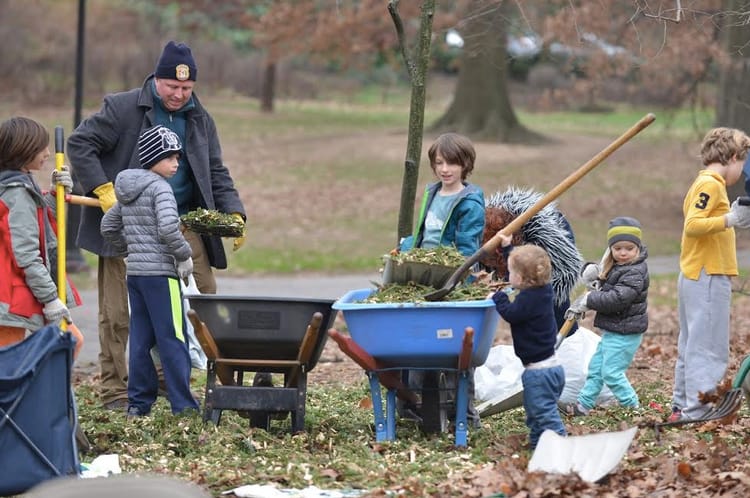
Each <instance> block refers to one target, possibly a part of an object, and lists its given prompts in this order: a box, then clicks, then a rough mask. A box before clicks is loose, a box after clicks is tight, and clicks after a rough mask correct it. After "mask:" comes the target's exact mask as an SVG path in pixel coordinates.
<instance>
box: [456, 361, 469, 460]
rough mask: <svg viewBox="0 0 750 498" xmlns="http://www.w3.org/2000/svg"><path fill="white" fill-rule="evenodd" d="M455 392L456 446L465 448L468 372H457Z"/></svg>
mask: <svg viewBox="0 0 750 498" xmlns="http://www.w3.org/2000/svg"><path fill="white" fill-rule="evenodd" d="M456 389H457V391H456V446H466V440H467V435H466V433H467V431H466V426H467V422H466V413H467V411H468V408H469V395H468V391H469V370H461V371H460V372H458V386H457V388H456Z"/></svg>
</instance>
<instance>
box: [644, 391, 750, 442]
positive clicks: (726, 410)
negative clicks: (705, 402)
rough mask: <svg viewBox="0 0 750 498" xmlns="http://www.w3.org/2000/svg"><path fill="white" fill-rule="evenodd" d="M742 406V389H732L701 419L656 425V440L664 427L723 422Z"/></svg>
mask: <svg viewBox="0 0 750 498" xmlns="http://www.w3.org/2000/svg"><path fill="white" fill-rule="evenodd" d="M740 406H742V389H730V390H729V391H727V392H726V393H724V395H723V396H722V397H721V399H720V400H719V402H718V403H717V404H716V405H714V407H713V408H711V409H710V410H709V411H707V412H706V414H705V415H703V416H702V417H701V418H695V419H688V420H676V421H674V422H660V423H656V424H654V431H655V432H656V439H657V440H658V439H659V431H660V430H661V428H662V427H675V426H678V425H686V424H702V423H704V422H709V421H711V420H721V419H723V418H726V417H729V416H731V415H734V414H735V413H737V411H738V410H739V409H740Z"/></svg>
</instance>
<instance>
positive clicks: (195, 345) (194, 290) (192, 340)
mask: <svg viewBox="0 0 750 498" xmlns="http://www.w3.org/2000/svg"><path fill="white" fill-rule="evenodd" d="M180 287H181V288H182V298H183V307H184V308H185V325H186V329H187V338H188V349H189V350H190V363H191V365H192V366H193V368H198V369H200V370H205V369H206V368H207V367H208V358H207V357H206V353H205V352H203V348H202V347H201V344H200V342H198V338H197V337H196V336H195V330H194V329H193V324H192V323H190V320H189V319H188V317H187V310H189V309H190V301H188V298H187V297H188V296H191V295H195V294H200V291H199V290H198V285H197V284H196V283H195V277H193V275H192V274H190V276H188V284H187V285H185V282H183V281H182V279H180Z"/></svg>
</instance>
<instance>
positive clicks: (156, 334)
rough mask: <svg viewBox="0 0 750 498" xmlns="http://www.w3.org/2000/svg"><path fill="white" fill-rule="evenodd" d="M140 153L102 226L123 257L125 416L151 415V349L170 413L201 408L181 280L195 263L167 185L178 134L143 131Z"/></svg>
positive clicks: (119, 183)
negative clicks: (126, 328)
mask: <svg viewBox="0 0 750 498" xmlns="http://www.w3.org/2000/svg"><path fill="white" fill-rule="evenodd" d="M138 149H139V157H140V162H141V167H142V168H143V169H126V170H124V171H121V172H120V173H119V174H118V175H117V178H116V180H115V195H116V196H117V202H116V203H115V205H114V206H112V208H111V209H110V210H109V211H107V213H106V214H105V215H104V217H103V218H102V223H101V232H102V235H103V236H104V238H105V239H106V240H107V241H109V242H110V243H111V244H112V246H113V247H114V248H115V249H116V250H117V252H118V254H121V255H124V256H127V258H128V260H127V285H128V297H129V299H130V308H131V312H130V358H129V361H128V370H129V372H130V374H129V376H128V417H142V416H144V415H148V414H149V413H150V412H151V406H152V405H153V404H154V402H156V396H157V394H158V391H159V379H158V376H157V374H156V367H155V366H154V362H153V360H152V358H151V348H153V347H154V346H157V347H158V348H159V353H160V358H161V364H162V366H163V368H164V379H165V381H166V386H167V393H168V397H169V402H170V404H171V406H172V413H175V414H178V413H181V412H183V411H185V410H190V409H193V410H197V409H198V403H197V402H196V401H195V399H194V398H193V395H192V393H191V392H190V353H189V352H188V344H187V340H186V337H187V330H186V327H185V321H184V316H185V315H184V310H183V309H182V306H183V300H182V296H181V292H180V282H179V281H178V277H179V278H183V279H184V278H187V277H188V276H189V275H190V273H192V271H193V260H192V258H191V250H190V245H189V244H188V243H187V241H186V240H185V237H183V235H182V231H181V230H180V217H179V215H178V213H177V201H175V197H174V192H172V188H171V187H170V186H169V183H167V180H166V179H167V178H171V177H173V176H174V175H175V174H176V173H177V170H178V166H179V160H178V158H179V155H180V152H181V151H182V144H181V143H180V139H179V137H178V136H177V134H176V133H174V132H172V131H170V130H168V129H167V128H165V127H164V126H161V125H157V126H154V127H153V128H149V129H148V130H146V131H145V132H143V135H141V137H140V139H139V141H138Z"/></svg>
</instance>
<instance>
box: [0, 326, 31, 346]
mask: <svg viewBox="0 0 750 498" xmlns="http://www.w3.org/2000/svg"><path fill="white" fill-rule="evenodd" d="M25 337H26V329H25V328H23V327H10V326H7V325H0V347H5V346H10V345H11V344H15V343H17V342H21V341H23V340H24V338H25Z"/></svg>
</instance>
